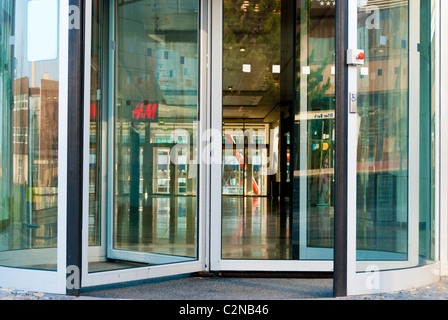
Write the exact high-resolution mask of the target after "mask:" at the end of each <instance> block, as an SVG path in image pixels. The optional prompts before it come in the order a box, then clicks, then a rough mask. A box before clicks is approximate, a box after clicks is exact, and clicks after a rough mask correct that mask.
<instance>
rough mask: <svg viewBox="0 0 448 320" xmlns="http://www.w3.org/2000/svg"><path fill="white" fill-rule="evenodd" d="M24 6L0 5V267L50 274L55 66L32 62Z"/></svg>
mask: <svg viewBox="0 0 448 320" xmlns="http://www.w3.org/2000/svg"><path fill="white" fill-rule="evenodd" d="M28 5H29V2H28V1H26V0H17V1H7V0H2V1H1V2H0V44H1V45H0V65H1V66H2V67H1V68H0V114H1V116H0V128H1V129H0V130H1V131H0V144H1V146H0V159H1V166H0V265H2V266H10V267H22V268H35V269H45V270H55V269H56V244H57V236H58V230H57V199H58V188H57V187H58V141H59V139H58V109H59V61H58V59H52V60H48V61H42V60H30V57H32V56H33V55H32V54H31V46H30V42H29V40H30V39H28V38H27V34H28V33H27V13H28V12H29V13H31V12H32V11H31V9H30V11H28V9H27V6H28ZM28 23H30V21H29V20H28ZM28 32H30V31H29V30H28ZM48 36H49V35H48V34H35V37H36V38H35V40H36V41H42V43H44V40H45V39H44V38H45V37H48Z"/></svg>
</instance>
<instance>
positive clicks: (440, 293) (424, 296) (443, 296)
mask: <svg viewBox="0 0 448 320" xmlns="http://www.w3.org/2000/svg"><path fill="white" fill-rule="evenodd" d="M96 299H102V300H108V299H107V298H95V297H87V296H80V297H72V296H64V295H56V294H46V293H40V292H29V291H23V290H13V289H6V288H1V287H0V300H96ZM337 299H338V300H448V277H443V278H442V279H441V280H440V281H439V282H437V283H434V284H431V285H429V286H425V287H421V288H416V289H412V290H403V291H399V292H394V293H386V294H373V295H363V296H354V297H347V298H337Z"/></svg>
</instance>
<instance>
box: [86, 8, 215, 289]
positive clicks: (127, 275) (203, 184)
mask: <svg viewBox="0 0 448 320" xmlns="http://www.w3.org/2000/svg"><path fill="white" fill-rule="evenodd" d="M86 2H87V4H86V7H87V10H86V11H88V13H87V16H86V43H87V45H86V48H85V75H86V77H85V78H86V79H85V88H84V90H85V100H84V107H85V110H89V106H90V63H91V51H90V49H91V47H90V45H91V39H90V35H91V27H92V12H91V8H92V0H86ZM103 4H104V5H106V6H107V7H108V11H109V14H106V17H105V21H104V23H105V24H107V28H108V29H109V37H108V39H107V40H106V41H107V48H108V51H109V53H108V60H109V61H108V62H107V63H105V66H106V68H107V69H108V70H107V71H108V72H107V73H103V74H107V75H108V76H107V79H106V80H105V81H102V83H103V84H106V85H104V86H103V88H102V89H103V93H102V96H103V97H104V98H105V99H107V102H106V103H104V105H103V109H105V111H106V112H105V114H107V119H102V120H101V121H102V123H103V127H104V130H102V132H101V135H102V136H101V141H102V147H101V149H102V151H103V153H102V160H101V163H102V164H103V165H104V166H103V168H104V169H103V170H102V172H101V182H102V183H101V187H100V189H101V200H100V201H101V203H102V206H101V218H102V221H103V220H104V219H108V221H107V222H106V223H101V225H102V226H105V229H101V239H102V244H101V245H100V246H99V247H98V246H96V247H95V246H92V247H89V244H88V211H89V200H88V199H89V196H88V193H89V183H88V181H89V179H88V177H89V172H88V170H89V168H88V163H89V123H90V118H89V115H88V114H84V153H83V159H84V161H83V162H84V167H83V179H84V184H83V237H82V247H83V260H82V266H83V268H82V277H81V280H82V282H81V286H82V287H90V286H96V285H104V284H110V283H120V282H124V281H132V280H142V279H149V278H157V277H164V276H171V275H178V274H188V273H194V272H199V271H204V270H206V269H207V262H206V261H207V260H206V252H207V250H206V237H207V234H208V227H207V218H206V216H207V215H206V209H207V208H208V206H207V201H208V200H207V199H208V196H207V188H208V182H207V177H208V168H207V167H206V166H205V164H204V162H199V164H198V172H199V175H198V182H197V185H198V193H197V199H198V200H197V201H198V202H197V206H196V207H197V217H198V222H197V240H196V241H197V258H196V259H195V260H194V261H188V262H179V263H172V264H167V265H155V266H149V267H148V266H145V267H135V268H129V269H122V270H112V271H102V272H88V263H89V257H101V256H103V255H104V257H107V255H108V254H107V251H109V250H108V249H109V248H108V247H110V246H111V244H112V243H113V242H112V237H113V235H112V229H113V228H112V221H111V220H112V219H111V218H112V212H113V208H114V197H113V194H114V193H113V190H114V174H113V164H114V157H113V155H114V148H113V147H114V141H113V134H111V133H113V129H114V128H113V127H114V118H113V113H112V112H111V110H112V103H111V102H112V101H114V99H113V98H114V92H113V83H114V76H115V75H114V50H113V40H114V39H115V32H114V19H113V18H111V17H115V0H103ZM199 7H200V10H199V20H200V23H199V31H198V33H199V35H198V39H199V44H198V46H199V63H198V69H199V90H198V102H199V108H198V112H199V113H198V131H199V132H204V131H206V126H207V121H203V120H202V119H207V118H208V110H207V109H208V96H207V87H208V81H209V80H208V66H207V52H208V44H209V39H208V38H209V32H208V30H209V28H208V24H209V19H208V16H209V14H208V11H209V5H208V1H205V0H199ZM106 11H107V10H106ZM106 68H105V69H106ZM103 72H104V71H103ZM105 133H107V134H105ZM205 144H206V141H202V140H199V138H198V149H199V151H198V152H199V154H198V158H200V157H201V156H203V154H202V150H204V148H203V145H205ZM92 253H93V254H92ZM126 258H129V256H128V257H126Z"/></svg>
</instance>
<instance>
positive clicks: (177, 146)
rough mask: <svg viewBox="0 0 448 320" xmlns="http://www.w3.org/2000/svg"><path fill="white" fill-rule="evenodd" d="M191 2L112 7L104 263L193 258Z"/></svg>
mask: <svg viewBox="0 0 448 320" xmlns="http://www.w3.org/2000/svg"><path fill="white" fill-rule="evenodd" d="M198 12H199V1H198V0H188V1H182V2H179V1H174V0H168V1H164V2H163V3H159V2H158V1H155V0H144V1H132V2H118V3H116V4H115V18H114V21H115V27H114V32H115V39H114V46H115V50H114V58H113V73H114V87H113V92H114V99H113V102H112V104H111V108H110V112H111V115H112V116H113V119H114V120H113V121H114V125H113V139H114V140H113V141H114V142H113V145H112V146H113V153H112V154H113V159H114V161H113V165H112V166H111V168H110V170H112V172H111V173H112V174H113V175H114V187H113V195H114V198H113V210H112V212H111V216H110V217H109V218H110V223H111V225H110V229H111V232H112V238H111V239H110V243H109V250H108V256H109V258H114V259H119V260H130V261H135V262H142V263H145V264H150V265H151V264H165V263H173V262H185V261H193V260H197V259H198V251H197V250H198V249H197V241H198V237H197V225H198V216H197V177H196V173H197V164H194V163H193V162H192V161H191V160H193V159H197V156H196V155H195V153H196V152H197V150H196V149H195V148H194V145H195V141H196V139H197V137H196V132H197V121H198V89H199V88H198V83H199V82H198V68H199V65H198V56H199V40H198V39H199V14H198Z"/></svg>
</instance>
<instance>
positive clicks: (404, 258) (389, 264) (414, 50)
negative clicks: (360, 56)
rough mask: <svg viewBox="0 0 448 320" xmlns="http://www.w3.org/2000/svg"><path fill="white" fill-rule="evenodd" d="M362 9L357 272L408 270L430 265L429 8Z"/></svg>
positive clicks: (426, 3)
mask: <svg viewBox="0 0 448 320" xmlns="http://www.w3.org/2000/svg"><path fill="white" fill-rule="evenodd" d="M362 4H363V5H362V6H361V7H359V15H358V18H359V20H358V21H359V22H358V46H359V47H360V49H364V50H365V53H366V59H365V65H363V66H361V67H359V69H358V73H359V75H358V156H357V157H358V159H357V162H358V167H357V172H358V174H357V225H356V227H357V260H358V269H359V270H360V271H363V270H365V269H363V268H364V267H365V266H368V265H369V264H362V263H361V262H362V261H371V262H372V263H371V264H370V266H371V265H374V266H375V268H378V269H396V268H400V267H411V266H416V265H419V264H422V263H426V261H428V260H432V259H434V181H435V180H434V172H435V163H434V156H435V152H434V136H435V134H434V133H435V132H434V127H435V122H434V112H435V99H434V74H435V72H434V71H435V69H434V61H435V59H434V54H435V51H434V46H435V41H436V34H435V28H434V23H435V21H434V16H433V10H434V1H431V0H420V1H414V2H412V1H392V2H391V1H364V2H363V3H362ZM417 126H418V127H417ZM416 133H418V134H416ZM417 184H418V186H417ZM414 186H417V188H414ZM416 190H417V191H416ZM415 203H418V206H417V207H414V206H413V205H412V204H415ZM416 248H417V249H416ZM374 261H376V262H377V263H374Z"/></svg>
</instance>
